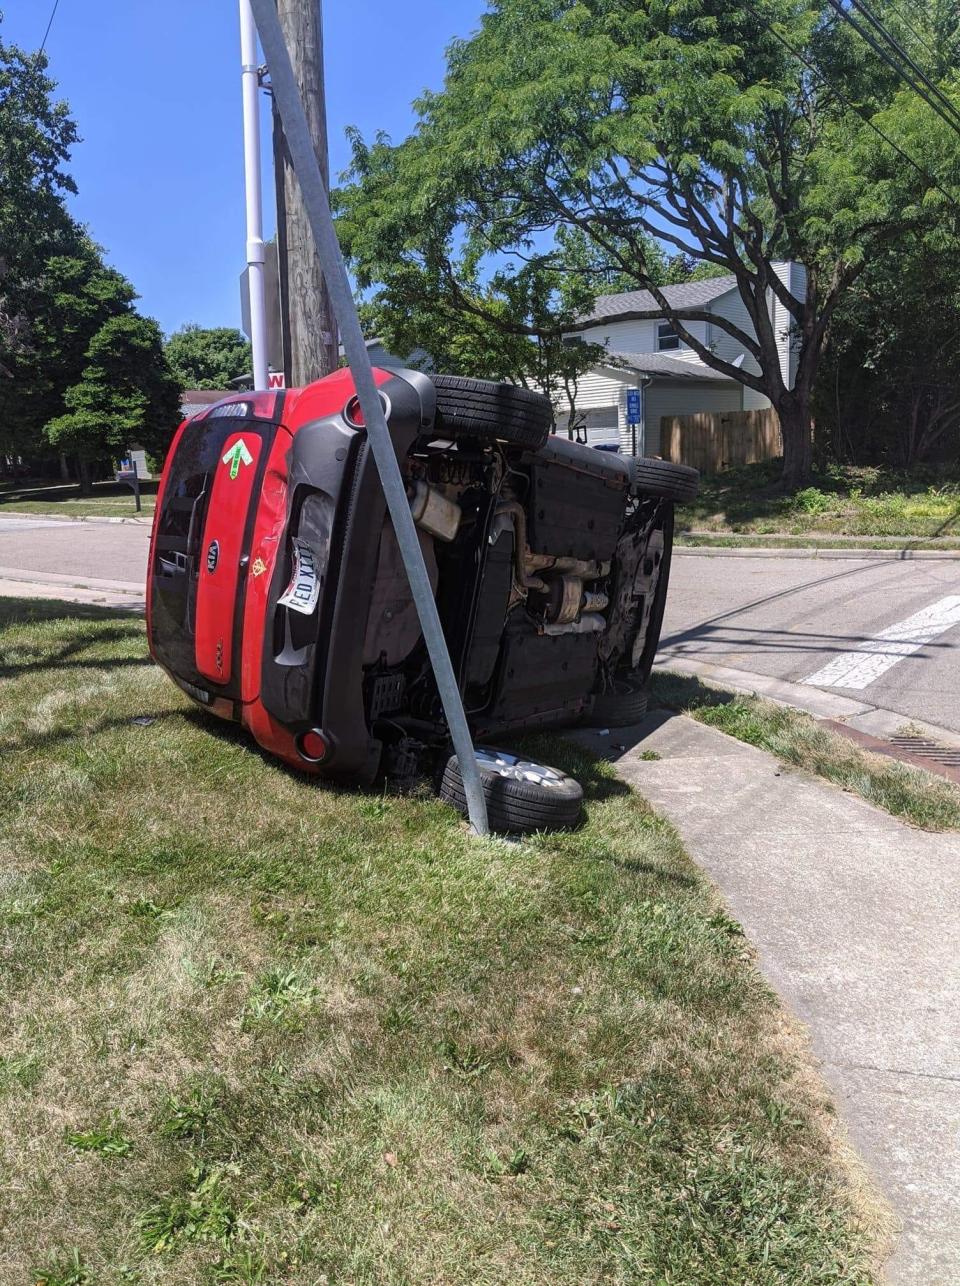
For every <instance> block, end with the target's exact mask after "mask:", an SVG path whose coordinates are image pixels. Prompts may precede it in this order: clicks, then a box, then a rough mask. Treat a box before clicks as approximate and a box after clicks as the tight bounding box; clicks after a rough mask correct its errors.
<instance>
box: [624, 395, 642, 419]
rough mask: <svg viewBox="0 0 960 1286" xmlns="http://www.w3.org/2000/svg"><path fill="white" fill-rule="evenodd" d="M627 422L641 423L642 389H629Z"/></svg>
mask: <svg viewBox="0 0 960 1286" xmlns="http://www.w3.org/2000/svg"><path fill="white" fill-rule="evenodd" d="M627 423H628V424H639V423H640V390H639V389H638V388H628V389H627Z"/></svg>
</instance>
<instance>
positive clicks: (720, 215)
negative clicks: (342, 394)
mask: <svg viewBox="0 0 960 1286" xmlns="http://www.w3.org/2000/svg"><path fill="white" fill-rule="evenodd" d="M926 2H929V3H933V4H936V3H937V2H938V0H926ZM944 86H945V90H946V92H949V93H951V94H954V95H955V94H956V90H955V86H954V85H953V84H952V83H951V82H950V81H949V80H948V79H945V80H944ZM417 108H418V113H419V120H418V124H417V128H416V131H415V132H414V133H413V134H412V135H411V136H410V138H408V139H407V140H405V141H404V142H403V143H401V144H400V145H398V146H396V147H394V146H391V145H390V143H389V141H388V140H386V139H384V138H380V139H377V140H375V141H374V143H373V144H372V145H371V146H370V147H365V146H364V145H362V144H360V143H358V142H357V143H355V159H354V168H353V175H352V181H351V183H350V184H349V185H348V186H347V187H346V188H345V190H344V191H343V192H342V193H341V196H340V198H339V204H340V212H341V227H342V228H343V230H344V239H345V243H346V245H347V248H348V251H349V253H350V256H351V259H352V261H353V264H354V267H355V270H356V271H357V275H358V280H359V281H360V283H361V285H363V286H372V287H374V288H375V290H376V293H375V295H374V306H375V307H376V308H378V309H379V312H380V316H379V317H378V323H379V324H380V325H381V327H383V326H384V313H387V312H390V313H394V312H397V311H399V310H400V309H401V308H402V307H403V306H404V302H405V300H408V299H409V297H410V293H411V290H422V291H423V297H424V298H427V299H430V300H434V299H436V300H438V301H440V303H441V304H442V305H443V306H444V307H445V308H447V309H449V310H451V311H452V312H460V313H461V314H462V313H468V312H471V311H473V310H475V309H476V306H477V302H478V298H479V299H480V301H481V302H482V303H484V304H487V305H489V302H490V298H491V296H492V298H493V299H495V300H497V301H498V302H499V304H500V305H501V307H502V308H503V310H504V311H505V312H506V314H507V317H508V323H507V325H506V326H505V327H504V329H507V328H512V329H513V330H514V332H515V333H517V334H523V333H526V334H528V335H531V336H535V337H536V338H538V339H542V338H543V337H544V336H553V335H555V334H556V333H557V332H562V330H563V329H564V328H566V329H570V324H569V323H570V320H571V316H572V314H573V313H575V312H576V311H577V307H578V305H579V304H580V303H581V301H582V300H583V299H584V297H586V296H589V295H590V294H591V292H594V293H595V292H596V289H597V287H598V286H599V285H600V283H601V282H602V280H603V279H604V275H606V277H607V279H609V277H610V276H611V275H613V276H615V277H616V279H617V280H618V282H619V283H621V285H624V286H626V285H629V286H630V287H631V288H633V289H646V290H649V291H651V292H652V294H653V296H654V301H655V307H656V311H657V312H658V313H662V314H665V315H666V316H667V317H669V319H670V320H671V321H672V323H673V325H674V328H675V329H676V330H677V332H678V333H679V335H680V336H681V338H682V339H683V340H684V341H685V342H686V343H688V344H689V345H690V347H691V348H692V349H693V350H694V351H695V352H696V353H697V354H698V356H699V357H700V358H701V359H702V360H703V361H704V362H705V363H707V364H708V365H709V366H711V367H713V368H714V369H716V370H718V371H720V372H721V373H722V374H724V375H727V376H729V377H730V378H732V379H736V380H738V381H740V382H741V383H742V384H744V385H746V386H748V387H750V388H752V389H754V390H756V391H757V392H759V393H762V394H765V395H766V396H768V397H769V398H770V400H771V402H772V403H773V405H774V406H775V407H776V408H777V410H778V412H779V415H780V420H781V424H782V426H783V432H784V445H785V456H786V459H785V481H786V482H787V484H788V485H790V486H795V485H798V484H800V483H801V482H803V480H804V479H805V477H806V476H807V474H808V471H809V468H810V458H811V433H810V407H811V396H812V392H813V387H814V382H815V379H816V374H817V367H818V363H819V359H820V355H821V352H822V350H823V346H824V343H825V340H826V336H827V333H828V330H829V327H830V324H831V320H832V318H833V316H834V314H835V312H836V309H837V308H838V306H839V305H840V303H841V301H842V300H843V298H844V297H845V294H846V292H847V291H848V290H849V288H850V287H851V285H852V284H853V282H854V281H856V279H857V277H858V276H859V275H860V273H861V272H862V271H863V269H864V266H865V265H866V264H867V263H868V262H869V261H870V260H871V259H872V258H873V257H874V256H876V255H878V254H881V253H883V252H884V251H885V249H886V248H887V247H888V246H890V245H893V244H895V243H896V241H897V240H898V239H899V238H901V237H903V236H904V235H905V234H907V233H910V234H911V235H921V234H923V233H925V232H927V231H930V230H931V229H934V228H937V227H944V226H948V227H949V229H950V232H951V235H955V231H956V217H957V212H958V208H960V207H958V206H957V204H956V201H955V199H954V198H953V196H952V194H951V192H950V190H949V186H948V184H947V180H946V178H945V179H944V181H943V182H941V181H940V180H939V176H941V175H942V176H951V175H955V174H956V173H957V161H958V158H960V139H958V138H957V137H956V136H955V135H951V134H950V132H949V131H948V130H946V129H945V128H943V127H942V126H941V125H940V122H939V121H938V120H937V119H936V118H935V117H934V114H933V112H932V111H931V110H930V109H929V108H928V107H926V106H925V105H924V104H922V103H920V102H919V100H918V99H917V98H916V96H915V95H913V93H912V92H911V91H909V90H906V89H904V88H903V87H902V86H900V85H899V83H898V82H897V79H896V77H895V76H894V75H893V73H892V72H890V71H889V69H888V68H886V66H885V64H883V63H882V62H881V61H880V59H878V58H877V57H876V56H875V55H874V54H873V53H872V51H871V50H870V49H869V48H868V46H867V45H865V44H863V42H862V41H860V38H859V36H858V35H857V34H856V33H854V32H853V31H852V30H850V29H849V28H848V27H846V25H845V24H843V23H842V22H839V21H838V19H837V14H836V12H835V11H834V9H833V8H832V7H830V6H829V5H827V4H824V3H820V2H819V0H758V3H757V5H756V6H755V5H753V4H746V3H730V2H729V0H724V2H723V3H717V2H713V0H639V2H638V0H493V2H492V3H491V5H490V10H489V12H488V13H487V14H486V15H485V17H484V18H483V20H482V22H481V25H480V29H479V31H478V32H477V33H476V35H474V36H473V37H471V38H470V39H467V40H463V41H459V42H455V43H454V45H453V46H452V47H451V49H450V51H449V55H448V72H447V78H446V82H445V85H444V88H443V89H442V91H440V92H439V93H434V94H426V95H424V97H423V98H422V99H421V100H420V102H419V103H418V104H417ZM876 125H880V127H881V128H882V129H883V131H884V133H886V134H887V136H888V138H889V139H890V142H885V141H884V140H883V139H882V138H881V137H880V136H879V134H878V133H877V132H876V129H875V128H874V126H876ZM891 143H892V144H894V145H895V147H898V148H900V149H901V152H903V153H906V154H908V155H911V156H913V157H915V158H917V165H916V166H915V167H914V166H911V165H909V164H906V163H905V162H904V161H903V158H902V155H901V154H900V152H898V151H897V150H895V147H894V146H891ZM571 238H573V239H572V240H571ZM663 246H666V247H669V248H670V250H671V251H673V252H674V253H679V254H680V255H682V256H685V257H687V259H688V260H689V261H690V262H692V263H696V264H706V265H710V266H711V267H712V268H713V269H715V270H717V271H720V272H727V273H730V274H732V276H733V277H734V278H735V282H736V288H737V290H738V292H739V295H740V298H741V300H742V302H743V306H744V308H745V310H746V314H747V316H748V317H749V318H750V321H751V323H752V326H751V332H748V331H747V330H745V329H742V328H741V327H740V326H738V325H737V324H736V323H735V322H734V321H731V320H727V319H720V318H718V317H717V316H716V315H715V314H711V316H710V319H709V320H710V321H711V323H712V325H713V327H714V328H715V329H720V330H722V331H725V332H726V334H727V335H728V336H730V337H731V338H732V339H733V340H734V341H735V343H736V345H737V346H738V347H739V349H740V350H741V351H742V352H743V354H744V355H745V360H744V361H742V362H741V363H739V364H735V363H733V362H731V361H726V360H724V359H722V358H721V357H720V356H719V354H718V353H717V351H716V350H715V349H714V348H713V347H711V346H708V345H707V344H706V343H705V342H704V341H703V340H701V339H699V338H698V337H697V334H696V333H695V332H694V330H692V329H691V328H690V327H689V325H688V324H689V323H691V322H694V321H698V320H703V319H704V318H705V317H706V314H705V313H704V312H703V311H702V310H696V309H686V310H682V311H681V310H678V309H677V308H674V307H671V305H670V303H669V300H668V299H667V297H666V296H665V295H664V294H663V293H662V290H661V285H662V250H661V249H660V248H661V247H663ZM571 252H572V253H571ZM658 252H659V253H658ZM782 260H795V261H797V262H798V263H800V264H802V265H803V267H804V268H805V270H806V271H805V281H804V283H803V286H802V289H798V293H797V294H793V293H792V292H791V291H790V290H789V289H788V288H787V285H786V284H785V283H784V281H783V280H782V279H781V276H780V275H779V274H778V272H777V270H776V267H775V264H776V263H777V262H778V261H782ZM532 272H535V273H536V274H544V273H547V274H549V273H553V274H555V275H556V280H557V281H558V282H559V281H566V282H567V283H569V284H568V285H567V287H566V290H565V291H564V290H563V289H562V288H561V287H560V286H559V285H557V286H556V288H555V290H554V291H553V293H552V294H551V295H550V296H549V309H548V310H547V312H548V316H547V317H543V316H541V315H539V314H536V313H533V312H531V311H529V310H528V311H527V312H526V313H520V312H518V311H517V310H516V309H515V308H514V307H513V302H512V300H511V298H510V291H511V290H512V289H514V288H515V286H514V283H523V282H524V281H525V280H527V279H528V278H529V276H530V274H531V273H532ZM521 294H522V295H523V297H527V295H528V294H529V291H525V290H522V291H521ZM771 299H775V300H777V301H778V302H779V304H780V305H781V306H782V308H783V309H784V310H785V311H786V314H787V315H788V316H789V318H790V331H791V340H792V344H793V346H794V349H795V353H796V380H795V383H794V385H793V387H790V386H789V383H788V381H786V380H785V379H784V376H783V372H782V371H781V365H780V360H779V359H780V346H779V340H780V338H781V337H780V336H778V335H777V334H776V333H775V332H774V324H773V321H772V318H771V310H770V300H771ZM487 311H488V312H489V311H490V309H489V307H488V308H487ZM551 327H552V328H553V329H552V330H551Z"/></svg>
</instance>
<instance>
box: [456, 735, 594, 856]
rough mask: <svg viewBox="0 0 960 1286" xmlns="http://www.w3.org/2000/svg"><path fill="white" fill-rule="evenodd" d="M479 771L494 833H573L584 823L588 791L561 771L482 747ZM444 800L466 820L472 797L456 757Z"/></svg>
mask: <svg viewBox="0 0 960 1286" xmlns="http://www.w3.org/2000/svg"><path fill="white" fill-rule="evenodd" d="M476 754H477V767H478V768H479V769H480V781H481V784H482V785H483V794H484V798H485V799H486V801H487V820H488V822H489V823H490V829H491V830H492V831H495V832H497V833H499V834H502V835H528V834H530V833H531V832H533V831H555V830H569V829H570V827H572V826H575V825H576V824H577V822H578V821H579V820H580V814H581V812H582V810H583V787H582V786H581V785H580V783H579V782H578V781H575V780H574V779H573V777H570V776H568V775H567V774H566V773H564V772H561V771H560V770H559V769H558V768H548V767H546V765H544V764H537V763H533V762H531V761H529V760H525V759H522V758H520V757H518V756H516V755H512V754H509V753H508V752H507V751H505V750H493V749H491V748H488V747H480V746H478V747H477V750H476ZM439 793H440V798H441V799H443V800H445V801H446V803H448V804H452V805H453V807H454V808H455V809H456V810H457V811H458V812H459V813H463V814H464V816H466V814H467V796H466V791H465V790H464V787H463V777H462V776H461V773H460V761H459V760H458V759H457V756H456V755H452V756H451V757H450V759H448V760H447V766H446V768H445V769H444V771H443V778H442V780H441V782H440V792H439Z"/></svg>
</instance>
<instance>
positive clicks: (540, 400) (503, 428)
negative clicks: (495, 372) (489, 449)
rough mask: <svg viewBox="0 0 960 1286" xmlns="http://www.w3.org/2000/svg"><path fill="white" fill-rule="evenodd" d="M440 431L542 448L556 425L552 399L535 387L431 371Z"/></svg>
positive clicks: (532, 448)
mask: <svg viewBox="0 0 960 1286" xmlns="http://www.w3.org/2000/svg"><path fill="white" fill-rule="evenodd" d="M430 378H431V380H432V381H433V387H434V388H435V389H436V392H437V420H436V429H437V431H438V432H440V433H443V434H446V435H448V436H449V437H451V438H472V439H474V440H476V441H480V442H490V441H493V442H506V443H508V444H510V445H511V446H518V447H528V448H530V449H531V450H533V451H539V449H540V448H541V447H542V446H543V444H544V443H545V442H546V440H547V436H548V434H549V433H550V430H551V429H552V428H553V407H552V406H551V404H550V399H549V398H548V397H544V395H543V394H542V393H535V392H534V391H533V390H532V389H526V388H517V387H516V385H514V384H497V383H496V382H495V381H494V380H473V379H466V378H465V377H464V376H460V375H431V377H430Z"/></svg>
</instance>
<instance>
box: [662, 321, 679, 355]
mask: <svg viewBox="0 0 960 1286" xmlns="http://www.w3.org/2000/svg"><path fill="white" fill-rule="evenodd" d="M679 347H680V336H679V335H678V334H677V332H676V331H675V330H674V329H673V327H672V326H671V325H670V323H669V322H660V323H659V324H658V325H657V349H658V351H659V352H661V353H662V352H663V350H664V349H666V348H679Z"/></svg>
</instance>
